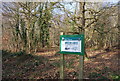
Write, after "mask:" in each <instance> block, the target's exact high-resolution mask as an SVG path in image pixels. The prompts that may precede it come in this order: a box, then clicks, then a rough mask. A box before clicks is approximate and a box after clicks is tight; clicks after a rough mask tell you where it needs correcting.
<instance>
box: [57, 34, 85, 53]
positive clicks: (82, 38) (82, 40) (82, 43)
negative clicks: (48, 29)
mask: <svg viewBox="0 0 120 81" xmlns="http://www.w3.org/2000/svg"><path fill="white" fill-rule="evenodd" d="M62 37H64V38H67V37H68V38H70V37H73V38H74V37H78V38H80V40H81V52H66V51H61V49H62V44H61V41H62ZM59 53H60V54H75V55H84V54H85V51H84V35H83V34H78V35H60V52H59Z"/></svg>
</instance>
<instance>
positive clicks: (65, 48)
mask: <svg viewBox="0 0 120 81" xmlns="http://www.w3.org/2000/svg"><path fill="white" fill-rule="evenodd" d="M59 53H61V54H76V55H84V35H60V52H59Z"/></svg>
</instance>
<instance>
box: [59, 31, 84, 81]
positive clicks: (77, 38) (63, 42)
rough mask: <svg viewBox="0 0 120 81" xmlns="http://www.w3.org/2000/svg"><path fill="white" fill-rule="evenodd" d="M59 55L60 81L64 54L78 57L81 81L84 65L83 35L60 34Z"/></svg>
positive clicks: (62, 72) (62, 74) (62, 75)
mask: <svg viewBox="0 0 120 81" xmlns="http://www.w3.org/2000/svg"><path fill="white" fill-rule="evenodd" d="M59 53H61V56H60V57H61V66H60V67H61V71H60V79H64V54H75V55H79V56H80V61H79V69H80V72H79V80H82V79H83V63H84V59H83V56H84V54H85V53H84V35H83V34H81V35H63V32H61V34H60V52H59Z"/></svg>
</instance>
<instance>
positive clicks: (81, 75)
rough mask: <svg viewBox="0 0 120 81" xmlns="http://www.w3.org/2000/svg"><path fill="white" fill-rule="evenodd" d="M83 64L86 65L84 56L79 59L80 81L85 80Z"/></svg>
mask: <svg viewBox="0 0 120 81" xmlns="http://www.w3.org/2000/svg"><path fill="white" fill-rule="evenodd" d="M83 64H84V56H82V55H80V59H79V81H82V79H83Z"/></svg>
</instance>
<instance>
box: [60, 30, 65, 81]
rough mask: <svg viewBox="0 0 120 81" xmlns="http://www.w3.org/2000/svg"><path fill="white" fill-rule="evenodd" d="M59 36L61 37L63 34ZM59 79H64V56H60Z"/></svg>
mask: <svg viewBox="0 0 120 81" xmlns="http://www.w3.org/2000/svg"><path fill="white" fill-rule="evenodd" d="M60 35H63V32H61V33H60ZM60 79H64V54H61V55H60Z"/></svg>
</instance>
